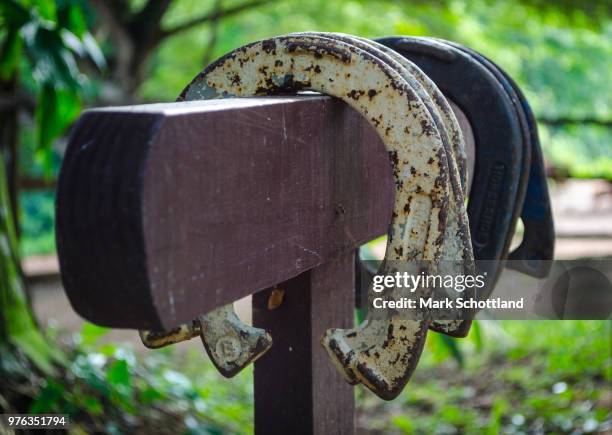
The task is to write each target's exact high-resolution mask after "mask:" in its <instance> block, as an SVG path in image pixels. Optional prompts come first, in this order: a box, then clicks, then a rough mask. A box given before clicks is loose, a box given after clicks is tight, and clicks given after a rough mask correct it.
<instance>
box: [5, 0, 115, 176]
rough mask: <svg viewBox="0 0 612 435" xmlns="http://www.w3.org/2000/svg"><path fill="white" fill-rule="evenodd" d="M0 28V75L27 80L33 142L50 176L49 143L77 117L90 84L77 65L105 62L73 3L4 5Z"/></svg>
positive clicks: (47, 0)
mask: <svg viewBox="0 0 612 435" xmlns="http://www.w3.org/2000/svg"><path fill="white" fill-rule="evenodd" d="M0 23H1V24H2V27H3V28H4V29H6V30H5V32H0V38H1V39H0V40H1V41H2V43H1V44H0V47H2V49H1V50H0V76H1V78H2V79H4V80H9V79H10V78H11V77H14V76H17V75H18V74H19V73H20V72H21V73H22V74H25V75H27V77H25V79H26V82H28V81H29V85H30V87H31V88H32V89H31V90H32V91H33V92H34V93H35V94H36V101H37V105H36V117H35V118H36V124H37V138H36V140H37V143H38V147H39V151H40V152H41V153H42V154H43V155H44V161H45V162H46V165H45V168H46V169H47V173H50V170H51V165H50V158H51V157H50V156H51V144H52V142H53V140H54V139H56V138H57V137H58V136H60V135H61V134H62V133H63V132H64V131H65V130H66V128H67V127H68V126H69V125H70V124H71V123H72V122H73V121H74V120H75V119H76V117H77V116H78V114H79V112H80V111H81V108H82V94H83V93H84V92H85V88H86V86H87V83H88V81H87V79H86V76H85V75H83V74H82V73H81V72H80V71H79V67H78V65H77V60H78V59H79V58H82V59H90V60H91V61H92V62H93V63H94V64H95V65H96V66H97V67H99V68H103V67H104V66H105V64H104V57H103V56H102V53H101V51H100V49H99V48H98V46H97V44H96V43H95V40H94V39H93V37H92V35H91V34H90V33H88V31H87V27H86V20H85V17H84V15H83V11H82V5H81V2H80V1H77V0H62V1H57V2H56V1H52V0H36V1H25V0H24V1H17V0H4V1H3V2H2V3H0ZM2 33H4V35H3V34H2ZM22 53H23V54H24V56H22ZM20 66H21V69H20V68H19V67H20Z"/></svg>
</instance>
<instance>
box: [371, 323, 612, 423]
mask: <svg viewBox="0 0 612 435" xmlns="http://www.w3.org/2000/svg"><path fill="white" fill-rule="evenodd" d="M479 325H480V333H481V335H483V337H482V340H483V341H484V342H485V346H484V348H483V350H481V351H477V350H476V349H475V348H474V349H470V348H469V347H466V348H464V357H465V362H466V365H465V368H464V369H463V370H458V368H457V366H456V363H453V364H449V363H442V364H440V363H439V362H438V361H437V359H436V358H435V357H434V356H432V355H431V352H430V350H431V347H430V343H429V342H430V341H433V340H435V339H436V338H435V337H436V336H435V335H434V334H430V335H429V336H428V346H427V348H426V350H425V351H424V354H423V358H422V360H421V363H420V364H419V366H418V368H417V370H416V372H415V374H414V376H413V379H412V381H411V383H410V384H409V385H408V386H407V388H406V389H405V390H404V392H403V393H402V394H401V395H400V397H399V398H398V399H397V401H398V402H400V404H393V403H391V404H380V402H378V401H376V400H375V399H372V398H371V397H370V396H369V395H364V396H363V397H362V400H363V402H361V406H360V407H361V412H362V414H361V416H362V418H361V421H362V422H365V425H366V427H365V428H364V429H370V430H372V429H376V430H379V431H381V432H386V431H389V432H397V431H398V430H399V431H401V432H403V433H410V434H412V433H418V434H420V433H422V434H425V433H427V434H429V433H436V434H445V433H488V434H498V433H559V434H564V433H577V432H580V433H590V432H597V431H600V430H604V429H605V428H606V427H610V425H611V424H612V410H611V408H610V402H609V401H610V395H609V391H608V390H609V386H610V381H611V379H612V373H611V370H612V355H611V352H610V351H611V349H610V343H611V342H612V341H611V340H612V329H611V326H612V324H611V323H610V322H609V321H529V322H527V321H504V322H501V324H499V323H492V322H489V321H484V322H479ZM389 415H391V417H389Z"/></svg>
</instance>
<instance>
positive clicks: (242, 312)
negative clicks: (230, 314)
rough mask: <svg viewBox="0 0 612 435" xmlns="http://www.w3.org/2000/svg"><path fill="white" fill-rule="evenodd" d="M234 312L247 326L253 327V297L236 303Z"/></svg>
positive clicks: (247, 297)
mask: <svg viewBox="0 0 612 435" xmlns="http://www.w3.org/2000/svg"><path fill="white" fill-rule="evenodd" d="M234 311H235V312H236V315H237V316H238V318H239V319H240V320H242V321H243V322H244V323H246V324H247V325H251V326H252V325H253V311H252V308H251V296H250V295H249V296H246V297H244V298H242V299H238V300H237V301H236V302H234Z"/></svg>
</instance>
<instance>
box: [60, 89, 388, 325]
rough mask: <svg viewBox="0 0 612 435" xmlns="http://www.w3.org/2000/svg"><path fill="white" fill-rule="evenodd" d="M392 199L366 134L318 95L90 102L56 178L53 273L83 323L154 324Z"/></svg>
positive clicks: (293, 262) (266, 281)
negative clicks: (98, 105)
mask: <svg viewBox="0 0 612 435" xmlns="http://www.w3.org/2000/svg"><path fill="white" fill-rule="evenodd" d="M392 204H393V188H392V178H391V168H390V163H389V158H388V156H387V154H386V152H385V150H384V147H383V145H382V143H381V141H380V139H379V138H378V136H377V135H376V133H375V131H374V130H373V129H372V128H371V127H370V126H369V125H368V124H367V123H366V122H365V120H363V119H362V118H361V117H360V116H359V115H358V114H357V113H356V112H354V111H353V110H352V109H350V108H349V107H348V106H346V105H344V104H343V103H341V102H339V101H336V100H333V99H331V98H329V97H323V96H298V97H269V98H249V99H240V100H237V99H230V100H215V101H203V102H193V103H173V104H163V105H148V106H134V107H127V108H113V109H101V110H92V111H88V112H86V114H84V115H83V117H82V118H81V120H80V121H79V122H78V124H77V125H76V127H75V129H74V132H73V134H72V136H71V139H70V143H69V146H68V151H67V154H66V158H65V162H64V165H63V168H62V172H61V175H60V180H59V186H58V205H57V219H58V227H57V230H58V231H57V240H58V252H59V257H60V263H61V269H62V277H63V281H64V285H65V288H66V291H67V293H68V296H69V298H70V300H71V303H72V305H73V307H74V308H75V310H76V311H77V312H78V313H79V314H81V315H82V316H83V317H85V318H87V319H88V320H91V321H93V322H95V323H98V324H101V325H106V326H112V327H123V328H142V329H145V328H146V329H160V328H166V329H167V328H170V327H173V326H175V325H177V324H179V323H182V322H187V321H190V320H191V319H192V318H195V317H196V316H197V315H199V314H201V313H204V312H207V311H209V310H211V309H212V308H215V307H218V306H220V305H222V304H225V303H228V302H231V301H234V300H236V299H238V298H240V297H243V296H245V295H247V294H251V293H254V292H257V291H259V290H262V289H264V288H267V287H270V286H272V285H274V284H276V283H278V282H282V281H286V280H288V279H290V278H292V277H295V276H297V275H299V274H300V273H302V272H305V271H307V270H309V269H311V268H313V267H315V266H317V265H320V264H322V263H324V262H326V261H328V260H330V259H333V258H334V257H335V256H337V255H338V253H340V252H343V251H347V250H350V249H352V248H354V247H357V246H359V245H360V244H362V243H364V242H366V241H368V240H370V239H372V238H374V237H376V236H379V235H381V234H383V233H385V231H386V230H387V226H388V224H389V222H390V219H391V210H392ZM330 291H333V290H330Z"/></svg>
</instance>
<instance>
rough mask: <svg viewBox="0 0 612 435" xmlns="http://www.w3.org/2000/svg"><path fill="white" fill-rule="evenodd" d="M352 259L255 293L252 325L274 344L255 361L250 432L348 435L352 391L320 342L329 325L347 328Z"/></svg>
mask: <svg viewBox="0 0 612 435" xmlns="http://www.w3.org/2000/svg"><path fill="white" fill-rule="evenodd" d="M353 261H354V259H353V254H352V253H351V254H344V255H342V256H340V257H338V258H337V259H336V260H334V261H331V262H328V263H325V264H322V265H321V266H318V267H316V268H314V269H311V270H309V271H308V272H305V273H303V274H301V275H299V276H297V277H295V278H293V279H290V280H289V281H286V282H284V283H282V284H280V285H278V286H277V287H276V288H277V289H281V290H282V291H284V297H283V302H282V304H281V305H280V306H279V307H277V308H274V309H270V307H269V306H268V300H269V298H270V294H271V290H272V289H268V290H265V291H262V292H259V293H256V294H255V295H254V296H253V323H254V325H256V326H259V327H261V328H266V329H268V330H269V331H270V332H271V333H272V336H273V337H274V346H273V347H272V349H271V350H270V351H269V352H268V353H267V354H266V355H264V356H263V357H261V359H260V360H258V361H257V362H256V363H255V433H256V434H276V433H278V434H289V433H290V434H311V433H312V434H331V433H333V434H352V433H354V428H355V427H354V410H355V401H354V392H353V387H352V386H350V385H349V384H347V383H346V382H345V381H344V380H343V379H342V377H341V376H340V374H339V373H338V372H337V370H336V369H335V368H334V367H333V366H332V363H331V361H330V360H329V358H328V357H327V354H326V353H325V350H324V349H323V347H322V346H321V344H320V340H321V337H322V336H323V334H324V333H325V330H326V329H328V328H349V327H351V326H352V325H353V316H354V308H353V307H354V298H355V296H354V291H353V282H354V276H353V273H354V262H353Z"/></svg>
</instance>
